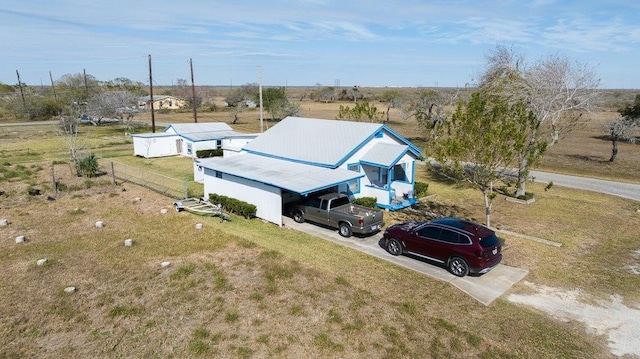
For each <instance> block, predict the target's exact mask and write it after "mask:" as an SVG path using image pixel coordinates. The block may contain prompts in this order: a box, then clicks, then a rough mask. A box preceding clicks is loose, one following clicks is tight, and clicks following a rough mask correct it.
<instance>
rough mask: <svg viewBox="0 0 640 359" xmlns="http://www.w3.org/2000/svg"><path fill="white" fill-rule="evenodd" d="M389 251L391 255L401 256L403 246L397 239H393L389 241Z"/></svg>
mask: <svg viewBox="0 0 640 359" xmlns="http://www.w3.org/2000/svg"><path fill="white" fill-rule="evenodd" d="M387 251H388V252H389V253H391V255H394V256H399V255H401V254H402V245H401V244H400V241H398V240H397V239H395V238H391V239H389V240H388V241H387Z"/></svg>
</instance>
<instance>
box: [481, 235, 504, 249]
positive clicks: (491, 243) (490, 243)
mask: <svg viewBox="0 0 640 359" xmlns="http://www.w3.org/2000/svg"><path fill="white" fill-rule="evenodd" d="M498 244H500V239H498V236H496V235H495V234H490V235H488V236H486V237H482V238H480V245H481V246H482V248H491V247H495V246H497V245H498Z"/></svg>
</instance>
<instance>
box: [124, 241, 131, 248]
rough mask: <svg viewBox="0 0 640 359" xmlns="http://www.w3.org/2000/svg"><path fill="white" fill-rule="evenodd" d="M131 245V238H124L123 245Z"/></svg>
mask: <svg viewBox="0 0 640 359" xmlns="http://www.w3.org/2000/svg"><path fill="white" fill-rule="evenodd" d="M132 245H133V239H125V240H124V246H125V247H131V246H132Z"/></svg>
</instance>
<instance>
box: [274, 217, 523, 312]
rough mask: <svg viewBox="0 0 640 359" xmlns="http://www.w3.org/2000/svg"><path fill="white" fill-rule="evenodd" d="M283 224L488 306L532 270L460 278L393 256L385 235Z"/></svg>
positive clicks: (497, 270)
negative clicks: (348, 233) (443, 284)
mask: <svg viewBox="0 0 640 359" xmlns="http://www.w3.org/2000/svg"><path fill="white" fill-rule="evenodd" d="M283 223H284V228H290V229H294V230H298V231H301V232H305V233H308V234H311V235H314V236H316V237H320V238H324V239H327V240H330V241H332V242H335V243H338V244H340V245H343V246H345V247H349V248H353V249H355V250H358V251H361V252H364V253H367V254H370V255H372V256H376V257H378V258H381V259H384V260H386V261H389V262H391V263H395V264H397V265H400V266H403V267H405V268H408V269H411V270H413V271H416V272H418V273H422V274H424V275H427V276H429V277H431V278H435V279H438V280H441V281H445V282H448V283H451V285H453V286H454V287H456V288H458V289H460V290H461V291H463V292H464V293H467V294H468V295H470V296H471V297H473V298H474V299H476V300H477V301H479V302H480V303H482V304H484V305H489V304H491V303H492V302H493V301H494V300H496V299H497V298H499V297H500V296H501V295H503V294H504V293H505V292H506V291H507V290H509V288H511V287H512V286H513V285H514V284H515V283H517V282H519V281H520V280H522V279H523V278H524V277H525V276H526V275H527V273H529V271H528V270H524V269H520V268H515V267H510V266H507V265H504V264H499V265H498V266H497V267H495V268H493V269H492V270H491V271H489V272H488V273H486V274H483V275H480V276H466V277H463V278H460V277H456V276H454V275H453V274H451V273H449V272H448V271H447V270H446V269H444V268H441V267H438V266H437V265H433V264H429V263H425V262H423V261H421V260H418V259H413V258H410V257H407V256H404V255H403V256H397V257H395V256H392V255H391V254H389V253H387V251H386V250H385V249H384V248H382V247H381V246H380V244H379V242H380V239H382V233H377V234H374V235H372V236H368V237H357V236H352V237H351V238H343V237H341V236H340V235H339V234H338V231H337V230H332V229H328V228H324V227H320V226H316V225H314V224H311V223H296V222H295V221H293V219H291V218H289V217H283Z"/></svg>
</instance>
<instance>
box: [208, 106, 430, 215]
mask: <svg viewBox="0 0 640 359" xmlns="http://www.w3.org/2000/svg"><path fill="white" fill-rule="evenodd" d="M420 153H421V151H420V149H419V148H418V147H416V146H415V145H413V144H412V143H411V142H409V141H408V140H406V139H405V138H404V137H402V136H400V135H399V134H398V133H396V132H395V131H393V130H392V129H391V128H389V127H387V126H386V125H384V124H376V123H363V122H349V121H337V120H322V119H313V118H301V117H287V118H285V119H283V120H282V121H280V122H279V123H278V124H276V125H275V126H273V127H271V128H270V129H269V130H267V131H266V132H264V133H263V134H261V135H260V136H258V137H257V138H255V139H254V140H253V141H251V142H249V143H247V144H246V145H245V146H244V147H243V148H242V151H241V152H240V154H238V155H237V156H233V157H228V158H222V159H220V158H218V159H202V160H200V163H199V166H200V167H201V169H200V171H201V172H202V176H203V182H204V193H205V196H209V194H211V193H217V194H220V195H225V196H229V197H233V198H237V199H239V200H242V201H245V202H249V203H252V204H254V205H256V207H257V213H256V215H257V217H259V218H263V219H265V220H268V221H270V222H273V223H276V224H278V225H282V215H283V207H284V205H286V204H287V203H289V202H291V201H295V200H297V199H300V198H301V197H305V196H313V195H317V194H319V193H322V192H328V191H337V192H343V193H347V194H349V195H350V196H352V197H354V198H358V197H375V198H376V199H377V204H378V206H379V207H382V208H386V209H390V210H396V209H400V208H404V207H408V206H410V205H412V204H414V203H416V199H415V198H414V196H413V184H414V174H415V160H416V159H417V158H418V157H419V156H420Z"/></svg>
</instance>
